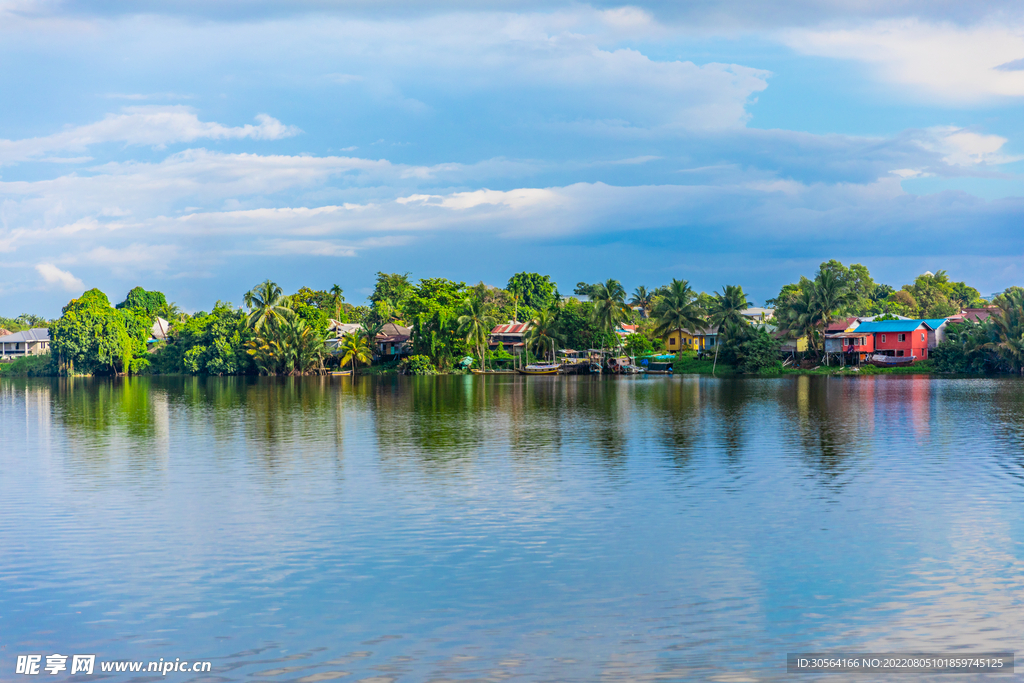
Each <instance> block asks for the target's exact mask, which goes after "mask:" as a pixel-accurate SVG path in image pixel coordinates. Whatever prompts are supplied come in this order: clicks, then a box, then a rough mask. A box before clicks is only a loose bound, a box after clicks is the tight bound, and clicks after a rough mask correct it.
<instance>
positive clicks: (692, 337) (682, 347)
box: [665, 327, 718, 353]
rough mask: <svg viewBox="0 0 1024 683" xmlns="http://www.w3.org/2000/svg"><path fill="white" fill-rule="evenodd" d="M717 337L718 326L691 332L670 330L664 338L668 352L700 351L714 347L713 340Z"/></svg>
mask: <svg viewBox="0 0 1024 683" xmlns="http://www.w3.org/2000/svg"><path fill="white" fill-rule="evenodd" d="M716 339H718V328H717V327H714V328H710V327H709V328H707V329H704V330H697V331H696V332H691V331H689V330H676V331H675V332H670V333H669V335H668V336H667V337H666V338H665V348H666V349H667V350H668V351H669V353H678V352H680V351H696V352H697V353H700V352H701V351H704V350H706V349H708V348H714V346H715V340H716Z"/></svg>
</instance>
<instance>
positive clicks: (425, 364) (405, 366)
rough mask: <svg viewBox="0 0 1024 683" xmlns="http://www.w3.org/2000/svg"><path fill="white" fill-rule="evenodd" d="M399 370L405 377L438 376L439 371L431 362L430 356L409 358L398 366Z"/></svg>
mask: <svg viewBox="0 0 1024 683" xmlns="http://www.w3.org/2000/svg"><path fill="white" fill-rule="evenodd" d="M398 369H399V371H400V372H402V374H405V375H436V374H437V369H435V368H434V364H433V363H431V362H430V357H429V356H409V357H408V358H406V359H405V360H403V361H402V362H401V363H399V364H398Z"/></svg>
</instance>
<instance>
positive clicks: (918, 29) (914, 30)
mask: <svg viewBox="0 0 1024 683" xmlns="http://www.w3.org/2000/svg"><path fill="white" fill-rule="evenodd" d="M1022 29H1024V24H1022V23H1020V22H1016V21H1015V20H1010V21H1006V20H1005V19H1004V20H1002V21H1000V22H999V23H995V22H986V23H983V24H976V25H970V26H958V25H955V24H952V23H929V22H925V21H921V20H919V19H896V20H886V21H878V22H874V23H871V24H867V25H863V26H858V27H856V28H826V29H821V28H815V29H798V30H791V31H787V32H784V33H783V34H782V35H783V40H784V41H785V42H786V43H787V44H789V45H790V46H791V47H793V48H795V49H797V50H799V51H800V52H803V53H805V54H811V55H819V56H824V57H835V58H839V59H852V60H856V61H860V62H863V63H866V64H869V65H871V66H872V67H874V70H875V75H876V77H877V78H878V79H879V80H882V81H884V82H888V83H891V84H894V85H898V86H901V87H902V88H904V89H905V90H909V91H910V92H913V93H916V94H918V95H924V96H926V97H928V98H931V99H940V100H944V101H950V102H958V103H970V102H977V101H981V100H986V99H991V98H994V97H1021V96H1024V71H1019V70H1012V69H1010V68H1009V67H1007V66H1006V65H1007V64H1012V63H1013V62H1014V61H1015V60H1020V59H1021V58H1022V57H1024V30H1022Z"/></svg>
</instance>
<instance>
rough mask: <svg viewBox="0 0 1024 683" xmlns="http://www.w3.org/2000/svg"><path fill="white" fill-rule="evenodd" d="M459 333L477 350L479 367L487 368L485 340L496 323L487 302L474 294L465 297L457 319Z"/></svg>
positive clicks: (486, 340)
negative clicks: (460, 313)
mask: <svg viewBox="0 0 1024 683" xmlns="http://www.w3.org/2000/svg"><path fill="white" fill-rule="evenodd" d="M458 324H459V334H461V335H462V338H463V339H465V340H466V343H467V344H469V345H470V346H472V347H473V348H475V349H476V351H477V359H478V360H479V361H480V369H481V370H486V369H487V353H486V348H487V342H488V338H489V335H490V332H491V330H493V329H494V326H495V324H496V322H495V320H494V317H493V316H491V315H490V313H489V312H488V307H487V304H486V303H484V301H483V299H480V298H477V297H475V296H471V297H467V298H466V301H465V303H464V304H463V308H462V315H461V316H459V319H458Z"/></svg>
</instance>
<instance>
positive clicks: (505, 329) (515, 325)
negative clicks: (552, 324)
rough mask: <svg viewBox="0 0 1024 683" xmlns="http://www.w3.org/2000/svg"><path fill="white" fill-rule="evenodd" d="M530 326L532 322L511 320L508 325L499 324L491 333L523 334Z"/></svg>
mask: <svg viewBox="0 0 1024 683" xmlns="http://www.w3.org/2000/svg"><path fill="white" fill-rule="evenodd" d="M529 327H530V323H519V322H514V321H513V322H510V323H508V324H506V325H498V326H496V327H495V328H494V329H493V330H491V334H523V333H524V332H526V330H527V329H528V328H529Z"/></svg>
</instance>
